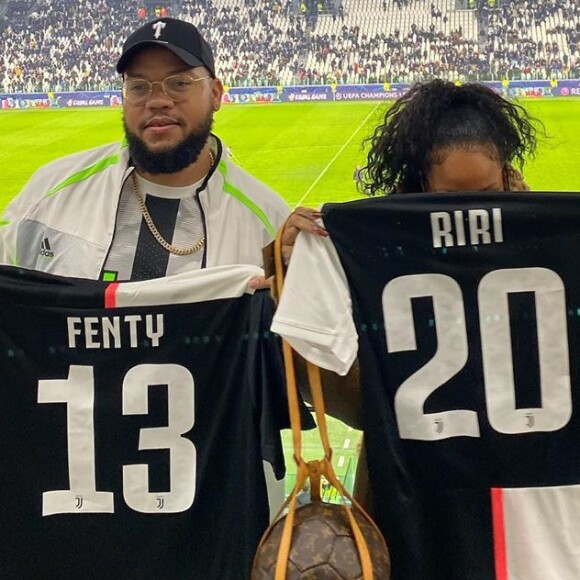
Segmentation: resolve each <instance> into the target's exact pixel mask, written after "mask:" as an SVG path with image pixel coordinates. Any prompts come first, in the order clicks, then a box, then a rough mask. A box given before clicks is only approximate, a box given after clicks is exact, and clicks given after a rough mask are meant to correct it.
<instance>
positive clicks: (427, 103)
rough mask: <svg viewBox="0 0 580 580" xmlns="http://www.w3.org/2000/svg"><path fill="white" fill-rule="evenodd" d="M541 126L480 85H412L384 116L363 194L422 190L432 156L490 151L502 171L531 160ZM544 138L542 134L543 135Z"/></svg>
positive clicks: (435, 82)
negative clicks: (473, 149)
mask: <svg viewBox="0 0 580 580" xmlns="http://www.w3.org/2000/svg"><path fill="white" fill-rule="evenodd" d="M538 129H541V130H542V131H543V130H544V129H543V124H542V123H541V122H540V121H539V120H538V119H535V118H534V117H532V116H531V115H530V114H529V113H528V112H527V111H526V109H525V108H524V107H522V106H521V105H518V104H517V103H514V102H512V101H509V100H507V99H505V98H504V97H502V96H501V95H499V94H498V93H496V92H495V91H493V90H492V89H490V88H488V87H486V86H484V85H482V84H479V83H467V84H463V85H455V84H454V83H452V82H448V81H443V80H439V79H437V80H433V81H430V82H427V83H418V84H416V85H414V86H413V87H412V88H411V89H410V90H409V92H407V93H406V94H405V95H404V96H403V97H401V98H400V99H397V101H395V103H394V104H393V105H392V106H391V107H390V108H389V109H388V110H387V111H386V113H385V117H384V120H383V122H382V124H380V125H379V126H378V127H377V128H376V129H375V131H374V134H373V135H372V137H369V138H368V139H366V140H365V142H364V144H365V145H366V144H368V143H370V150H369V153H368V159H367V165H366V166H365V167H364V168H363V175H364V177H365V179H364V183H363V184H362V190H363V191H364V193H367V194H368V195H376V194H385V195H388V194H390V193H413V192H420V191H423V190H424V188H425V183H426V180H427V175H428V173H429V168H430V167H431V163H432V161H433V158H432V156H433V153H434V152H437V151H441V150H443V149H448V148H456V147H464V146H467V147H473V146H477V147H480V146H481V147H489V148H490V151H492V152H494V154H495V155H498V156H499V161H500V163H501V164H502V165H503V166H504V167H506V168H507V167H512V166H513V165H514V164H515V165H517V166H518V167H519V168H520V169H521V168H522V167H523V165H524V163H525V161H526V159H527V158H531V157H533V156H534V154H535V152H536V146H537V132H538ZM544 133H545V131H544Z"/></svg>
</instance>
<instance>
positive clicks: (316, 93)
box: [282, 85, 332, 103]
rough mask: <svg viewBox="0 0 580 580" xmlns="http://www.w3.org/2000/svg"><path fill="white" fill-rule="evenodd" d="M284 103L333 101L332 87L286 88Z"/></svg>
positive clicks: (283, 95) (283, 92) (283, 96)
mask: <svg viewBox="0 0 580 580" xmlns="http://www.w3.org/2000/svg"><path fill="white" fill-rule="evenodd" d="M282 101H284V102H291V103H292V102H294V103H299V102H301V101H332V89H331V87H330V85H314V86H301V87H284V90H283V91H282Z"/></svg>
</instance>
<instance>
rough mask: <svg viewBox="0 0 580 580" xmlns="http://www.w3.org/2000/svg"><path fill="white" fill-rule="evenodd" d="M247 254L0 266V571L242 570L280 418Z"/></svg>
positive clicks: (271, 346)
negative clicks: (126, 272) (139, 271)
mask: <svg viewBox="0 0 580 580" xmlns="http://www.w3.org/2000/svg"><path fill="white" fill-rule="evenodd" d="M261 274H262V271H261V270H260V269H259V268H255V267H253V266H247V267H246V266H239V267H237V266H236V267H233V266H229V267H223V268H211V269H207V270H202V271H199V272H195V273H189V274H185V275H179V276H174V277H170V278H166V279H159V280H151V281H147V282H135V283H126V284H123V283H121V284H110V285H107V284H105V283H103V282H96V281H87V280H73V279H65V278H60V277H53V276H50V275H46V274H40V273H35V272H28V271H23V270H19V269H16V268H10V267H3V268H1V269H0V372H1V378H2V387H1V388H0V409H1V417H2V419H1V420H0V490H1V500H0V502H1V507H0V528H1V530H2V533H1V534H0V535H1V541H0V577H1V578H7V579H14V580H17V579H24V578H26V579H31V580H32V579H34V580H56V579H59V580H79V579H81V578H83V579H85V578H87V579H95V580H97V579H98V580H103V579H105V578H110V579H113V580H178V579H192V580H193V579H195V580H197V579H199V580H202V579H203V580H224V579H228V580H242V579H245V578H248V577H249V570H250V568H251V562H252V558H253V555H254V552H255V549H256V546H257V543H258V541H259V538H260V536H261V534H262V533H263V531H264V529H265V527H266V526H267V524H268V503H267V493H266V485H265V481H264V471H263V468H262V460H263V459H266V460H268V461H270V462H271V463H273V464H274V466H275V469H276V471H277V473H278V476H279V477H280V476H281V475H282V474H283V457H282V451H281V445H280V437H279V429H280V428H281V427H286V426H287V424H288V417H287V411H286V399H285V392H284V386H283V376H282V373H281V370H280V369H281V361H280V349H279V344H278V342H277V338H276V337H274V335H272V334H271V333H270V332H269V331H268V328H269V325H270V323H271V317H272V312H273V305H272V301H271V299H270V296H269V293H268V292H259V293H256V294H254V295H251V294H250V293H248V291H247V283H248V280H249V279H250V278H251V277H253V276H259V275H261Z"/></svg>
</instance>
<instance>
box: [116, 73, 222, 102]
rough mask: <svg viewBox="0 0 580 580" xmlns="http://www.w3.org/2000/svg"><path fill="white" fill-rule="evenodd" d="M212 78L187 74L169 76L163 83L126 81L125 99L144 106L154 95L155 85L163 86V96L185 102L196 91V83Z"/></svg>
mask: <svg viewBox="0 0 580 580" xmlns="http://www.w3.org/2000/svg"><path fill="white" fill-rule="evenodd" d="M209 78H211V76H210V75H206V76H203V77H194V76H192V75H190V74H187V73H179V74H176V75H169V76H167V77H165V78H164V79H163V80H162V81H148V80H147V79H125V81H123V99H124V100H125V101H127V102H128V103H130V104H132V105H143V104H144V103H146V102H147V101H148V100H149V97H151V95H152V94H153V88H154V86H155V85H161V90H162V91H163V94H164V95H166V96H167V97H169V98H170V99H171V100H172V101H175V102H179V101H185V100H186V99H187V98H188V97H189V96H190V95H191V94H192V93H193V91H194V89H195V86H196V83H198V82H199V81H203V80H205V79H209Z"/></svg>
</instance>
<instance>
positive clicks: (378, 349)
mask: <svg viewBox="0 0 580 580" xmlns="http://www.w3.org/2000/svg"><path fill="white" fill-rule="evenodd" d="M323 220H324V225H325V227H326V228H327V230H328V231H329V233H330V238H326V239H325V238H319V237H315V236H309V235H302V236H300V237H299V239H298V242H297V244H296V247H295V250H294V253H293V256H292V260H291V263H290V267H289V270H288V275H287V278H286V284H285V290H284V293H283V296H282V299H281V302H280V305H279V308H278V310H277V313H276V315H275V318H274V325H273V327H272V328H273V330H275V331H276V332H279V333H280V334H282V335H284V336H285V337H286V338H287V339H288V340H289V341H290V342H291V343H292V344H293V345H294V347H295V348H296V349H297V350H298V351H300V353H301V354H302V355H304V356H305V357H307V358H309V359H311V360H313V361H314V362H316V363H318V364H320V365H321V366H324V367H327V368H330V369H333V370H335V371H337V372H339V373H343V374H344V373H345V372H346V371H347V370H348V368H349V367H350V365H351V364H352V361H353V360H354V359H355V358H356V357H357V356H358V358H359V362H360V368H361V384H362V397H363V422H364V428H365V432H366V444H367V451H368V462H369V472H370V478H371V484H372V488H373V492H374V508H375V515H376V518H377V523H378V524H379V526H380V527H381V529H382V530H383V532H384V534H385V536H386V538H387V542H388V543H389V546H390V549H391V555H392V563H393V568H392V572H393V580H423V579H427V578H429V579H432V580H490V579H492V578H495V579H497V580H577V579H578V578H580V559H579V558H578V555H577V554H578V545H580V461H578V457H579V454H580V443H579V441H580V374H579V373H580V357H579V356H578V352H579V348H580V270H579V268H578V264H577V259H576V256H577V254H578V252H580V198H578V196H577V194H536V193H534V194H515V193H510V194H461V195H435V194H417V195H415V194H413V195H395V196H392V197H387V198H381V199H373V200H364V201H357V202H352V203H347V204H328V205H325V206H324V208H323ZM330 240H331V241H330Z"/></svg>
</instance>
